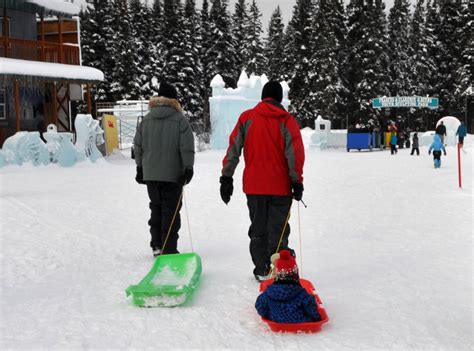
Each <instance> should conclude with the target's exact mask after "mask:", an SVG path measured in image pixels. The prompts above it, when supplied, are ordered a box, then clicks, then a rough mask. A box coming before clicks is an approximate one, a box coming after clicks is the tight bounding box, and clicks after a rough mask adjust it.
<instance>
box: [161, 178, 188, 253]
mask: <svg viewBox="0 0 474 351" xmlns="http://www.w3.org/2000/svg"><path fill="white" fill-rule="evenodd" d="M183 193H184V187H183V190H182V191H181V196H180V197H179V200H178V205H176V210H174V215H173V219H172V220H171V224H170V227H169V229H168V234H166V239H165V243H164V244H163V246H162V247H161V252H162V253H163V254H164V253H165V246H166V243H167V242H168V238H169V236H170V233H171V228H172V227H173V224H174V220H175V219H176V214H177V213H178V209H179V205H180V204H181V199H182V198H183Z"/></svg>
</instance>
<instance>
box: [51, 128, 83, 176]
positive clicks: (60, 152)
mask: <svg viewBox="0 0 474 351" xmlns="http://www.w3.org/2000/svg"><path fill="white" fill-rule="evenodd" d="M43 137H44V138H45V139H46V141H47V144H46V145H47V147H48V150H49V152H50V155H51V161H52V162H53V163H57V164H59V165H60V166H61V167H72V166H74V165H75V164H76V162H78V161H82V160H84V159H85V155H84V154H82V153H80V152H78V151H77V149H76V148H75V147H74V145H73V144H72V137H73V135H72V133H67V132H62V133H58V131H57V128H56V126H55V125H54V124H50V125H48V128H47V132H46V133H44V134H43Z"/></svg>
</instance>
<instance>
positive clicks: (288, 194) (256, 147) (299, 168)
mask: <svg viewBox="0 0 474 351" xmlns="http://www.w3.org/2000/svg"><path fill="white" fill-rule="evenodd" d="M282 99H283V89H282V87H281V85H280V83H278V82H275V81H270V82H268V83H267V84H265V86H264V87H263V90H262V101H261V102H260V103H258V104H257V106H255V107H254V108H253V109H250V110H247V111H245V112H243V113H242V114H241V115H240V117H239V120H238V122H237V125H236V126H235V128H234V130H233V131H232V134H231V135H230V137H229V148H228V149H227V153H226V156H225V157H224V160H223V162H222V163H223V167H222V176H221V178H220V183H221V188H220V192H221V198H222V201H224V203H225V204H227V203H228V202H229V201H230V197H231V196H232V193H233V191H234V186H233V179H232V176H233V175H234V172H235V169H236V167H237V164H238V163H239V157H240V154H241V151H242V148H244V159H245V169H244V175H243V190H244V193H245V194H246V195H247V206H248V208H249V214H250V220H251V222H252V224H251V225H250V228H249V237H250V254H251V256H252V261H253V263H254V265H255V269H254V271H253V273H254V275H255V278H256V279H257V280H258V281H263V280H266V279H268V278H269V273H270V256H271V255H272V254H273V253H275V251H276V249H277V247H278V242H279V241H280V236H281V234H282V231H283V227H284V226H285V221H286V218H287V216H288V213H289V211H290V207H291V201H292V198H294V199H295V200H297V201H300V200H301V198H302V195H303V164H304V147H303V142H302V139H301V133H300V127H299V125H298V123H297V122H296V120H295V118H294V117H293V116H292V115H291V114H290V113H288V112H287V111H286V110H285V108H284V107H283V106H282V105H281V101H282ZM289 234H290V226H289V225H287V227H286V230H285V233H284V234H283V240H282V242H281V245H280V249H287V248H288V236H289Z"/></svg>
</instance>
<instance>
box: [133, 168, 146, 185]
mask: <svg viewBox="0 0 474 351" xmlns="http://www.w3.org/2000/svg"><path fill="white" fill-rule="evenodd" d="M135 180H136V182H137V183H138V184H146V183H145V182H144V180H143V168H141V167H138V166H137V175H136V176H135Z"/></svg>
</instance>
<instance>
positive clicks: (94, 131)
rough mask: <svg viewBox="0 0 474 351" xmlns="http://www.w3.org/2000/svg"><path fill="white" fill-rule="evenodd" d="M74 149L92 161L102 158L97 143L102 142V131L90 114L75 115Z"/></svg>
mask: <svg viewBox="0 0 474 351" xmlns="http://www.w3.org/2000/svg"><path fill="white" fill-rule="evenodd" d="M74 126H75V127H76V149H77V150H78V151H79V152H81V153H82V154H83V155H85V157H88V158H89V159H90V160H91V161H92V162H95V161H97V160H98V159H100V158H102V154H101V153H100V151H99V149H98V148H97V145H101V144H103V143H104V137H103V134H104V131H103V130H102V128H100V125H99V121H97V120H94V119H93V118H92V116H91V115H77V116H76V122H75V123H74Z"/></svg>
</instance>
